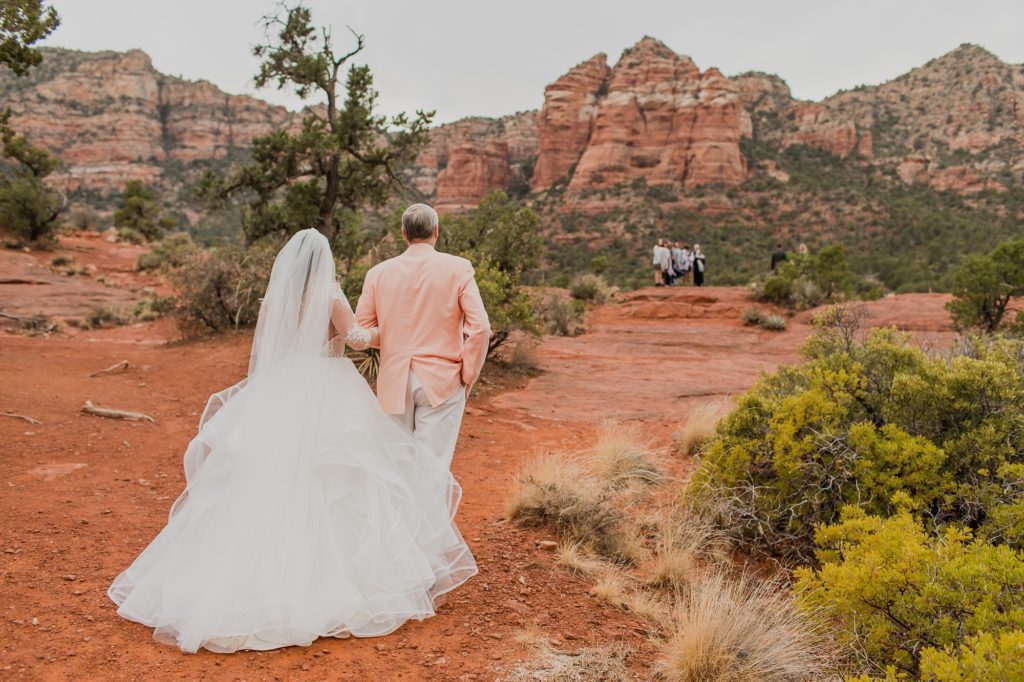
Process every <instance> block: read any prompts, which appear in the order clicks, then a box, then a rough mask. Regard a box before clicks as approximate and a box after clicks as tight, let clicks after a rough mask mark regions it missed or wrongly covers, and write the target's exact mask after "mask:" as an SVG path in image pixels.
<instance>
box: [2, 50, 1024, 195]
mask: <svg viewBox="0 0 1024 682" xmlns="http://www.w3.org/2000/svg"><path fill="white" fill-rule="evenodd" d="M45 53H46V54H45V59H44V61H43V64H42V66H40V67H38V68H37V69H35V70H33V72H32V75H31V77H30V78H29V79H24V80H18V79H15V78H14V77H13V76H11V75H10V74H9V73H8V72H7V71H6V70H2V69H0V100H2V102H3V104H4V105H5V106H10V107H11V108H12V110H13V111H14V119H13V122H14V125H15V126H16V127H17V129H18V130H20V131H23V132H24V133H25V134H26V135H28V137H29V138H30V139H31V140H33V141H34V142H36V143H39V144H42V145H44V146H46V147H48V148H49V149H51V150H52V151H53V152H55V153H56V154H57V156H58V158H59V159H60V160H61V162H62V167H61V169H60V170H59V171H58V173H57V174H55V176H54V182H55V183H56V184H58V185H60V186H61V187H63V188H66V189H70V190H77V189H85V190H95V191H98V192H100V193H111V192H117V191H119V190H120V189H121V187H122V186H123V184H124V182H125V181H126V180H128V179H131V178H140V179H143V180H146V181H147V182H154V183H158V184H161V185H162V186H164V187H165V188H174V187H178V186H180V185H181V184H182V182H183V178H185V177H187V173H189V172H190V171H193V170H195V169H196V168H199V167H201V166H202V165H203V164H207V165H209V164H211V163H220V164H224V163H228V162H230V161H232V160H234V159H237V158H243V157H244V155H245V154H246V153H247V150H248V149H249V147H250V145H251V142H252V139H253V138H254V137H256V136H259V135H264V134H266V133H267V132H269V131H271V130H274V129H277V128H281V127H286V128H292V127H294V126H296V125H297V124H298V122H299V121H300V119H301V117H302V113H301V112H289V111H288V110H286V109H284V108H283V107H277V106H273V105H270V104H268V103H266V102H264V101H262V100H259V99H257V98H253V97H247V96H236V95H229V94H226V93H224V92H222V91H221V90H219V89H218V88H216V87H215V86H214V85H212V84H210V83H207V82H203V81H199V82H194V81H187V80H183V79H180V78H175V77H171V76H167V75H164V74H161V73H160V72H159V71H157V70H156V69H155V68H154V67H153V65H152V63H151V61H150V59H149V57H148V56H147V55H146V54H145V53H143V52H141V51H139V50H132V51H129V52H124V53H119V52H95V53H88V52H77V51H71V50H61V49H46V50H45ZM745 138H752V139H753V140H755V141H757V142H759V143H764V144H767V145H769V146H770V147H774V148H776V149H782V148H786V147H789V146H791V145H806V146H809V147H813V148H817V149H821V150H825V151H828V152H830V153H833V154H835V155H837V156H839V157H843V158H850V159H853V160H856V162H863V163H872V164H875V165H877V166H879V167H882V168H883V169H888V170H890V171H892V172H895V173H896V174H897V175H898V177H900V178H902V179H903V181H904V182H907V183H922V184H927V185H929V186H931V187H933V188H935V189H937V190H940V191H947V190H952V191H957V192H963V193H971V192H977V191H981V190H985V189H994V190H997V191H998V190H1000V189H1003V188H1004V186H1003V185H1002V184H1001V183H1000V182H999V180H998V177H999V175H1001V174H1003V175H1005V174H1011V175H1013V177H1015V178H1018V179H1020V178H1024V158H1022V157H1021V155H1020V154H1019V153H1018V152H1016V151H1015V150H1019V149H1020V148H1021V146H1022V145H1024V69H1022V68H1021V67H1020V66H1019V65H1012V64H1006V63H1004V62H1002V61H1001V60H999V59H998V58H997V57H996V56H994V55H992V54H991V53H989V52H987V51H985V50H984V49H982V48H980V47H977V46H973V45H962V46H960V47H959V48H957V49H955V50H953V51H951V52H949V53H948V54H946V55H943V56H942V57H939V58H937V59H934V60H932V61H931V62H929V63H928V64H925V65H924V66H921V67H918V68H916V69H913V70H911V71H910V72H908V73H906V74H904V75H903V76H900V77H898V78H896V79H894V80H892V81H889V82H887V83H883V84H881V85H878V86H870V87H858V88H855V89H853V90H848V91H842V92H839V93H837V94H836V95H833V96H832V97H829V98H827V99H825V100H823V101H821V102H806V101H800V100H796V99H794V98H793V97H792V95H791V93H790V90H789V87H788V86H787V85H786V83H785V82H784V81H783V80H782V79H781V78H779V77H778V76H773V75H769V74H763V73H757V72H750V73H745V74H741V75H737V76H733V77H725V76H723V75H722V74H721V73H720V72H719V71H718V70H717V69H715V68H708V69H707V70H705V71H703V72H702V71H701V70H700V69H699V68H698V67H697V66H696V65H695V64H694V62H693V60H691V59H690V58H689V57H686V56H682V55H679V54H676V53H675V52H673V51H672V50H671V49H670V48H668V47H667V46H665V45H664V44H663V43H661V42H659V41H657V40H655V39H653V38H649V37H645V38H643V39H642V40H640V41H639V42H638V43H637V44H636V45H634V46H632V47H630V48H629V49H627V50H625V51H624V52H623V53H622V56H621V57H620V58H619V60H618V61H617V62H616V63H615V65H614V66H609V64H608V59H607V57H606V56H605V55H603V54H598V55H596V56H594V57H592V58H591V59H589V60H587V61H585V62H583V63H581V64H579V65H577V66H575V67H573V68H572V69H570V70H569V71H568V72H566V73H565V74H564V75H562V76H561V77H560V78H558V79H557V80H555V81H554V82H553V83H552V84H550V85H548V86H547V88H546V89H545V92H544V102H543V106H542V108H541V110H540V111H525V112H520V113H517V114H513V115H509V116H505V117H501V118H494V119H492V118H482V117H472V118H466V119H463V120H460V121H456V122H454V123H450V124H446V125H442V126H438V127H436V128H434V129H433V131H432V135H431V140H430V142H429V144H428V145H427V147H426V148H425V149H424V150H423V152H422V153H421V154H420V155H419V157H418V159H417V160H416V162H415V163H414V164H412V165H411V166H410V167H409V168H407V169H405V171H404V172H405V175H406V179H407V181H408V183H409V185H410V186H411V187H412V188H414V189H415V190H416V192H417V193H419V194H420V195H422V196H423V197H424V198H425V199H428V200H431V201H434V202H435V203H436V204H437V205H438V207H439V208H440V209H441V210H446V211H458V210H463V209H465V208H467V207H471V206H473V205H475V204H476V203H477V202H479V200H480V199H481V198H482V197H483V196H484V195H486V194H487V193H488V192H489V191H491V190H493V189H496V188H504V189H511V190H513V191H515V192H517V193H525V192H526V191H529V190H533V191H543V190H548V189H551V188H553V187H557V186H565V187H566V189H567V191H568V192H569V193H580V192H584V191H587V190H591V189H600V188H603V187H608V186H611V185H614V184H617V183H622V182H625V183H630V182H633V181H636V180H638V179H642V180H643V181H645V182H646V183H647V184H648V185H670V186H673V187H674V188H676V189H678V190H686V189H689V188H692V187H695V186H698V185H703V184H716V185H724V186H731V185H736V184H739V183H741V182H743V180H744V179H746V178H747V177H749V176H750V175H756V174H766V175H769V176H771V177H774V178H776V179H777V180H779V181H782V182H785V181H786V179H787V178H788V176H787V175H786V173H785V172H784V171H783V170H782V169H780V168H778V167H777V166H776V164H774V163H772V162H771V161H764V160H761V161H750V160H748V159H745V158H744V155H743V153H742V151H741V141H742V140H744V139H745Z"/></svg>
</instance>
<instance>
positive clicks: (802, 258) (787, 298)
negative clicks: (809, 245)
mask: <svg viewBox="0 0 1024 682" xmlns="http://www.w3.org/2000/svg"><path fill="white" fill-rule="evenodd" d="M860 282H861V280H860V279H859V278H858V277H857V276H856V275H855V274H854V273H853V270H851V269H850V264H849V263H848V262H847V260H846V253H845V252H844V251H843V247H842V246H839V245H837V244H834V245H830V246H826V247H824V248H822V249H820V250H819V251H817V252H816V253H813V254H795V255H793V256H791V257H790V258H788V259H787V260H785V261H783V262H782V263H780V264H779V266H778V268H777V269H776V270H775V272H773V273H772V274H770V275H768V276H767V277H766V278H765V279H764V281H763V282H761V283H760V285H759V286H758V287H757V292H758V293H757V298H759V299H760V300H762V301H765V302H767V303H774V304H775V305H783V306H787V307H790V308H796V309H807V308H814V307H815V306H819V305H821V304H822V303H825V302H827V301H830V300H833V299H836V298H839V297H849V296H851V295H852V294H853V293H854V292H855V291H856V290H857V289H858V288H863V287H862V286H861V284H860Z"/></svg>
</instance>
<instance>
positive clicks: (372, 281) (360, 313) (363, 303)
mask: <svg viewBox="0 0 1024 682" xmlns="http://www.w3.org/2000/svg"><path fill="white" fill-rule="evenodd" d="M376 285H377V277H376V274H375V273H374V272H373V270H370V272H368V273H366V279H364V280H363V292H362V293H361V294H360V295H359V303H357V304H356V322H358V323H359V325H360V326H361V327H365V328H367V329H372V328H374V327H379V326H380V324H379V323H378V321H377V292H376ZM370 345H371V346H372V347H373V348H380V334H379V333H378V334H374V335H373V338H372V340H371V343H370Z"/></svg>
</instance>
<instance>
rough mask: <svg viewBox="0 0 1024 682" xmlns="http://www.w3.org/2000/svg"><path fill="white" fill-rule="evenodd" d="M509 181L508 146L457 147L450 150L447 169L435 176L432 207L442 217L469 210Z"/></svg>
mask: <svg viewBox="0 0 1024 682" xmlns="http://www.w3.org/2000/svg"><path fill="white" fill-rule="evenodd" d="M508 181H509V164H508V144H507V143H505V142H495V141H491V142H487V143H486V144H484V145H483V146H481V145H478V144H472V143H467V144H460V145H458V146H456V147H453V148H452V149H451V151H450V154H449V156H448V165H447V167H445V169H444V170H442V171H441V172H440V173H438V175H437V198H436V200H435V206H436V207H437V210H438V211H440V212H442V213H451V212H453V211H460V210H465V209H467V208H472V207H473V206H475V205H476V204H477V203H479V201H480V200H481V199H483V198H484V197H485V196H486V195H487V193H488V192H490V191H492V190H494V189H501V188H504V187H506V186H507V185H508Z"/></svg>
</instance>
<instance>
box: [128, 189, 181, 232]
mask: <svg viewBox="0 0 1024 682" xmlns="http://www.w3.org/2000/svg"><path fill="white" fill-rule="evenodd" d="M175 222H176V221H175V220H174V218H173V217H171V216H170V215H167V214H164V213H163V212H162V211H161V208H160V195H159V194H157V193H156V190H154V189H152V188H151V187H148V186H147V185H146V183H144V182H143V181H142V180H129V181H128V182H127V183H125V186H124V192H123V193H122V194H121V201H120V205H119V206H118V209H117V210H116V211H115V212H114V227H116V228H118V231H119V232H127V231H128V230H131V232H130V233H129V234H131V235H132V236H133V238H134V236H135V235H141V236H142V238H143V240H145V241H153V240H156V239H159V238H160V236H161V235H162V234H163V233H164V232H166V231H167V230H169V229H171V228H172V227H174V225H175ZM128 241H131V240H128Z"/></svg>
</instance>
